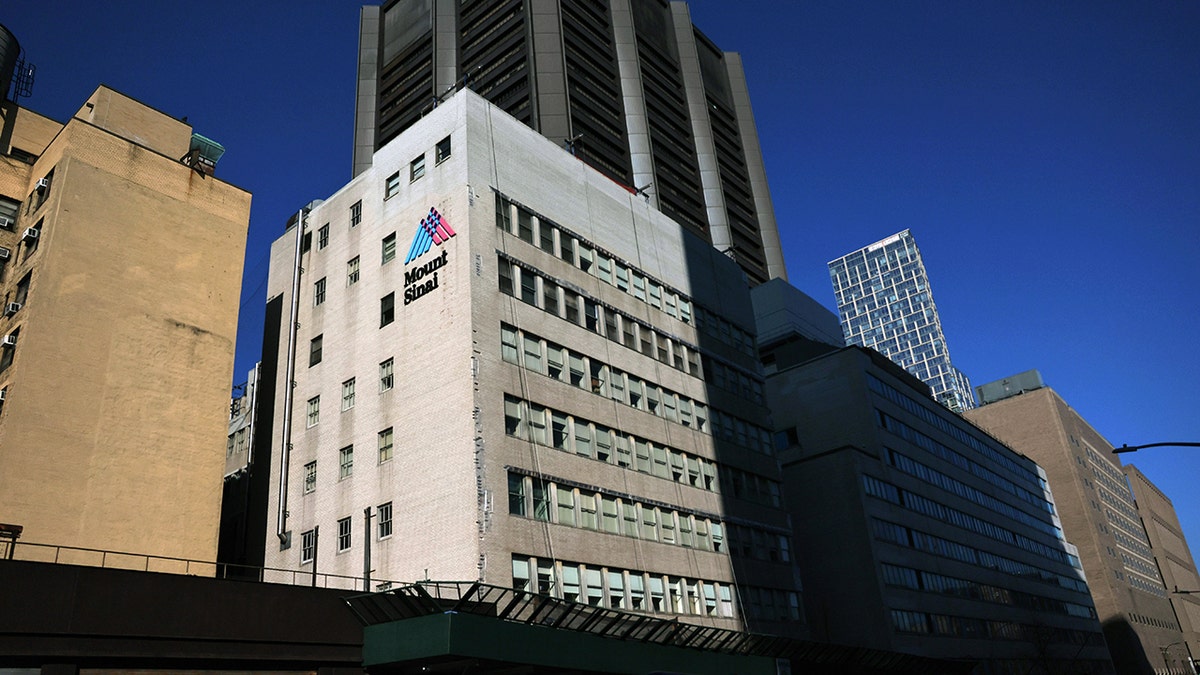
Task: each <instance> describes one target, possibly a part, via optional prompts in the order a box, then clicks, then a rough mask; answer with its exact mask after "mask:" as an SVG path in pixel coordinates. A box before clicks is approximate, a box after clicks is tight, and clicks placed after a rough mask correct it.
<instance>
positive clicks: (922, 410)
mask: <svg viewBox="0 0 1200 675" xmlns="http://www.w3.org/2000/svg"><path fill="white" fill-rule="evenodd" d="M867 384H868V386H869V387H870V388H871V391H874V392H875V393H876V394H879V395H880V396H883V397H884V398H886V399H888V400H889V401H891V402H892V403H895V404H896V405H898V406H900V407H901V408H904V409H905V410H906V411H908V412H909V413H910V414H912V415H914V416H916V417H917V418H918V419H920V420H922V421H924V422H925V423H926V424H929V425H930V426H932V427H934V428H935V429H938V430H940V431H941V432H942V433H945V434H948V435H949V436H950V437H951V438H954V439H955V440H956V441H958V442H960V443H962V444H964V445H966V446H968V447H970V448H971V449H973V450H975V451H976V452H978V453H980V454H981V455H983V456H984V457H987V458H988V459H989V460H991V461H993V462H995V463H996V464H998V465H1000V466H1002V467H1004V468H1005V469H1007V470H1008V471H1011V472H1012V473H1013V474H1015V475H1017V476H1018V477H1020V478H1021V479H1022V480H1023V481H1025V483H1026V484H1027V485H1028V486H1029V488H1031V489H1032V490H1034V491H1035V492H1042V491H1044V490H1045V489H1046V481H1045V479H1043V478H1042V477H1041V476H1039V475H1038V474H1037V471H1035V470H1034V469H1031V468H1030V466H1029V464H1026V463H1022V462H1019V461H1017V460H1015V459H1013V457H1012V456H1010V455H1012V454H1013V453H1012V451H1011V450H1007V449H1006V450H1005V451H1004V452H1002V451H1000V450H997V449H996V448H994V447H992V446H991V445H990V444H988V443H986V442H984V441H982V440H980V439H979V438H977V437H976V436H975V435H974V434H971V433H969V432H967V431H966V430H964V429H962V428H961V427H959V426H958V425H957V424H954V423H953V422H951V421H950V420H947V419H945V418H943V417H942V416H941V415H939V414H938V413H937V412H934V411H933V410H931V409H929V408H928V407H926V405H924V404H922V403H921V402H919V401H917V400H916V399H914V398H911V397H910V396H907V395H906V394H904V393H901V392H900V390H898V389H896V388H895V387H893V386H891V385H890V384H887V383H886V382H884V381H883V380H880V379H879V378H878V377H876V376H874V375H872V374H870V373H868V374H867ZM943 414H944V412H943Z"/></svg>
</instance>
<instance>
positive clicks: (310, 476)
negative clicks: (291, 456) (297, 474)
mask: <svg viewBox="0 0 1200 675" xmlns="http://www.w3.org/2000/svg"><path fill="white" fill-rule="evenodd" d="M316 489H317V462H316V460H313V461H311V462H309V463H308V464H305V465H304V492H305V493H308V492H312V491H313V490H316Z"/></svg>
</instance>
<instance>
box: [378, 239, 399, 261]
mask: <svg viewBox="0 0 1200 675" xmlns="http://www.w3.org/2000/svg"><path fill="white" fill-rule="evenodd" d="M395 259H396V233H395V232H393V233H391V234H389V235H388V236H386V237H384V238H383V262H381V263H380V264H381V265H386V264H388V263H390V262H391V261H393V260H395Z"/></svg>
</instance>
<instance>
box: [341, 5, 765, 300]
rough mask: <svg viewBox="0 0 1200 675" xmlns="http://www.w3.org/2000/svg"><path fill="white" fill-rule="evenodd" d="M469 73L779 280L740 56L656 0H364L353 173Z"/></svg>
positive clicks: (552, 134)
mask: <svg viewBox="0 0 1200 675" xmlns="http://www.w3.org/2000/svg"><path fill="white" fill-rule="evenodd" d="M462 86H466V87H468V88H470V89H472V90H474V91H475V92H476V93H478V94H479V95H480V96H483V97H484V98H486V99H487V100H489V101H491V102H492V103H494V104H495V105H497V106H499V107H500V108H502V109H503V110H505V111H506V112H508V113H509V114H510V115H512V116H513V117H516V118H517V119H518V120H520V121H522V122H524V123H525V124H526V125H528V126H530V127H532V128H533V129H535V130H537V131H538V132H539V133H541V134H542V135H543V136H546V137H547V138H549V139H551V140H553V141H554V142H555V143H558V144H560V145H562V146H565V147H566V148H568V149H569V150H570V151H571V152H572V153H573V154H574V155H575V156H576V157H578V158H579V159H581V160H582V161H584V162H586V163H587V164H589V165H591V166H592V167H593V168H595V169H597V170H598V171H600V172H601V173H603V174H604V175H606V176H608V177H609V178H611V179H612V180H614V181H616V182H617V183H620V184H621V185H623V186H625V187H626V188H627V189H629V190H631V191H633V192H635V193H637V194H639V195H642V196H644V197H645V198H646V200H647V201H648V202H649V203H650V204H651V205H652V206H654V207H655V208H657V209H659V210H660V211H662V212H663V213H665V214H666V215H668V216H670V217H671V218H672V219H674V220H675V221H676V222H679V223H680V224H682V225H684V226H686V227H687V228H688V229H689V230H691V231H692V232H693V233H695V234H698V235H700V236H701V237H702V238H703V239H705V240H706V241H708V242H709V243H711V244H712V245H713V246H715V247H716V248H717V249H718V250H720V251H722V252H724V253H726V254H727V255H729V256H730V257H732V258H733V259H734V260H735V261H737V263H738V264H739V265H740V266H741V268H742V269H743V271H745V273H746V275H747V276H748V277H749V279H750V282H751V283H752V284H759V283H762V282H764V281H766V280H768V279H770V278H773V277H780V278H784V279H786V278H787V272H786V270H785V268H784V263H783V253H782V250H781V248H780V244H779V232H778V229H777V227H776V224H775V214H774V209H773V207H772V205H771V196H770V192H769V190H768V187H767V180H766V172H765V170H764V168H763V162H762V153H761V151H760V149H759V143H758V132H757V131H756V129H755V126H754V117H753V113H752V111H751V108H750V96H749V92H748V90H747V87H746V79H745V75H744V73H743V72H742V64H741V59H740V57H739V56H738V55H737V54H732V53H727V52H722V51H721V50H720V49H719V48H717V47H716V45H714V44H713V43H712V42H711V41H710V40H708V39H707V38H706V37H704V35H703V34H702V33H700V31H699V30H697V29H696V28H695V27H694V26H692V23H691V18H690V15H689V13H688V9H687V5H685V4H684V3H682V2H670V3H668V2H666V0H638V1H636V2H633V1H631V0H484V1H481V2H471V3H464V2H461V1H458V0H436V1H434V2H431V1H430V0H389V1H388V2H385V3H384V4H383V5H382V6H367V7H364V8H363V10H362V27H361V31H360V38H359V82H358V98H357V105H356V118H355V119H356V123H355V140H354V142H355V148H354V175H358V174H360V173H362V172H363V171H364V170H365V169H366V167H368V166H370V164H371V156H372V153H374V152H375V151H376V150H378V149H380V148H382V147H383V146H384V145H386V144H387V143H388V142H389V141H391V140H392V139H393V138H395V137H396V135H397V134H399V133H400V132H402V131H404V130H405V129H407V128H408V127H409V126H411V125H412V124H413V123H414V122H415V121H416V120H418V119H420V118H421V117H422V116H424V115H426V114H428V112H429V111H430V110H432V109H433V108H434V107H435V106H436V105H437V104H438V102H439V101H441V100H443V99H444V98H445V96H446V94H447V92H451V91H453V90H454V89H456V88H459V87H462Z"/></svg>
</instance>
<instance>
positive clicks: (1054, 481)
mask: <svg viewBox="0 0 1200 675" xmlns="http://www.w3.org/2000/svg"><path fill="white" fill-rule="evenodd" d="M979 392H980V398H981V399H983V401H982V403H983V405H982V406H981V407H980V408H977V409H975V410H972V411H969V412H968V413H967V414H966V417H967V419H969V420H971V421H972V422H974V423H975V424H978V425H979V426H981V427H982V428H984V429H986V430H987V431H989V432H990V433H992V434H994V435H995V436H996V437H997V438H999V439H1000V440H1002V441H1004V442H1005V443H1008V444H1009V445H1010V446H1012V448H1013V449H1014V450H1016V451H1017V452H1020V453H1023V454H1025V455H1027V456H1028V457H1030V458H1031V459H1033V460H1034V461H1036V462H1037V463H1038V464H1040V465H1041V466H1042V467H1043V468H1044V469H1045V471H1046V476H1047V478H1048V479H1049V481H1050V486H1051V489H1053V490H1054V495H1055V498H1056V499H1055V504H1056V506H1057V508H1058V515H1059V517H1060V518H1061V519H1062V528H1063V532H1064V533H1065V534H1066V536H1067V538H1068V539H1069V540H1070V541H1071V542H1073V543H1074V544H1075V545H1076V546H1077V547H1078V549H1079V559H1080V561H1081V562H1082V563H1083V569H1084V571H1085V572H1086V573H1087V580H1088V586H1089V588H1090V589H1091V592H1092V598H1093V599H1094V600H1095V603H1096V611H1097V613H1098V614H1099V617H1100V622H1101V624H1102V625H1103V626H1104V636H1105V638H1106V639H1107V641H1108V647H1109V652H1110V653H1111V654H1112V658H1113V664H1114V665H1115V666H1116V668H1117V672H1118V673H1130V674H1134V673H1167V672H1169V673H1187V672H1189V670H1188V668H1187V666H1186V664H1184V665H1182V666H1181V664H1180V662H1179V660H1178V659H1177V658H1168V659H1166V660H1164V656H1163V653H1162V649H1161V648H1162V647H1165V646H1167V645H1172V644H1176V643H1180V642H1182V641H1183V639H1184V637H1183V633H1182V632H1181V630H1180V625H1179V622H1178V621H1177V620H1176V618H1175V613H1174V611H1173V609H1172V607H1171V603H1170V602H1169V601H1168V600H1167V588H1166V587H1165V586H1164V585H1163V579H1162V577H1161V575H1160V574H1159V571H1158V568H1157V566H1156V564H1155V559H1154V553H1153V552H1152V551H1151V541H1150V539H1149V538H1148V537H1147V535H1146V529H1145V528H1144V527H1143V526H1142V520H1141V518H1140V517H1139V514H1138V511H1137V506H1136V505H1135V503H1134V499H1133V494H1132V493H1131V492H1130V488H1129V484H1128V483H1127V482H1126V480H1125V474H1124V473H1122V471H1121V463H1120V461H1119V460H1118V459H1117V457H1116V456H1115V455H1113V454H1112V445H1111V444H1109V442H1108V441H1106V440H1104V438H1103V437H1102V436H1101V435H1100V434H1099V433H1098V432H1097V431H1096V430H1095V429H1094V428H1092V426H1091V425H1090V424H1088V422H1087V421H1086V420H1085V419H1083V417H1082V416H1081V415H1080V414H1079V413H1078V412H1076V411H1075V410H1074V409H1072V408H1071V407H1070V406H1069V405H1068V404H1067V403H1066V401H1064V400H1063V399H1062V398H1061V397H1059V395H1058V394H1057V393H1055V391H1054V390H1053V389H1051V388H1049V387H1046V386H1044V385H1042V384H1041V377H1040V376H1038V375H1036V371H1030V372H1029V373H1022V374H1020V375H1016V376H1013V377H1011V378H1007V379H1006V380H1001V381H998V382H995V383H989V384H986V385H983V386H982V387H980V388H979ZM1168 661H1169V662H1168Z"/></svg>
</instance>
